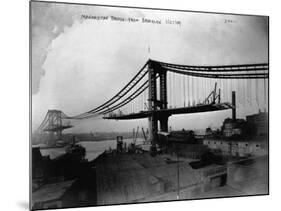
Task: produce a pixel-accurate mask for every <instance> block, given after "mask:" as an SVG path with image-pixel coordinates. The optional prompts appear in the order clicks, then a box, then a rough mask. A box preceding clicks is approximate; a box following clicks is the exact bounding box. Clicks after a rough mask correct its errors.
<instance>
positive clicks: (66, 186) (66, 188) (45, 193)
mask: <svg viewBox="0 0 281 211" xmlns="http://www.w3.org/2000/svg"><path fill="white" fill-rule="evenodd" d="M73 183H74V180H70V181H64V182H59V183H52V184H46V185H43V186H42V187H40V189H38V190H37V191H35V192H33V193H32V208H33V209H49V208H62V207H70V206H71V205H73V206H75V205H77V203H76V202H77V200H74V199H73V196H71V193H70V192H71V186H72V185H73ZM77 197H78V196H77ZM77 199H78V198H77Z"/></svg>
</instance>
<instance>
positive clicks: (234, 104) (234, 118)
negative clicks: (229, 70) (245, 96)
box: [232, 91, 236, 120]
mask: <svg viewBox="0 0 281 211" xmlns="http://www.w3.org/2000/svg"><path fill="white" fill-rule="evenodd" d="M232 106H233V108H232V119H233V120H236V100H235V91H232Z"/></svg>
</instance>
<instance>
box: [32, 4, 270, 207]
mask: <svg viewBox="0 0 281 211" xmlns="http://www.w3.org/2000/svg"><path fill="white" fill-rule="evenodd" d="M29 12H30V17H29V18H30V20H29V21H30V26H29V27H30V37H29V38H30V86H31V87H30V88H31V91H30V99H31V109H30V120H31V134H30V146H29V147H30V208H31V210H44V209H54V208H75V207H89V206H104V205H112V206H113V205H122V204H137V203H147V202H167V201H182V200H195V199H210V198H225V197H240V196H257V195H268V194H269V17H268V16H263V15H249V14H230V13H215V12H203V11H202V12H198V11H184V10H172V9H161V8H144V7H139V8H138V7H126V6H114V5H95V4H81V3H79V4H78V3H77V4H76V3H60V2H47V1H30V5H29Z"/></svg>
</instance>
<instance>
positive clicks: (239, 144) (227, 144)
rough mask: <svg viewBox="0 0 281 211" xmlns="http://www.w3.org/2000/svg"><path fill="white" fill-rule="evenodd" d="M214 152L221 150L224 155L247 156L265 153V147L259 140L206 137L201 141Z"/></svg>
mask: <svg viewBox="0 0 281 211" xmlns="http://www.w3.org/2000/svg"><path fill="white" fill-rule="evenodd" d="M203 144H204V145H206V146H208V147H209V148H210V149H211V150H212V151H214V152H221V153H222V154H223V155H226V156H237V157H248V156H256V155H264V154H266V148H265V147H264V143H263V142H261V141H253V140H249V141H246V140H227V139H208V138H206V139H205V140H204V141H203Z"/></svg>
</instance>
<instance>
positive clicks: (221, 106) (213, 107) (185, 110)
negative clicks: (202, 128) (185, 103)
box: [103, 103, 233, 120]
mask: <svg viewBox="0 0 281 211" xmlns="http://www.w3.org/2000/svg"><path fill="white" fill-rule="evenodd" d="M232 108H233V106H232V105H231V104H230V103H217V104H208V105H196V106H192V107H180V108H169V109H162V110H156V111H141V112H139V113H131V114H123V115H116V116H108V117H103V118H104V119H115V120H128V119H141V118H147V117H149V116H151V115H152V114H153V113H154V114H156V115H157V116H162V115H168V116H170V115H175V114H191V113H201V112H210V111H220V110H226V109H232Z"/></svg>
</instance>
